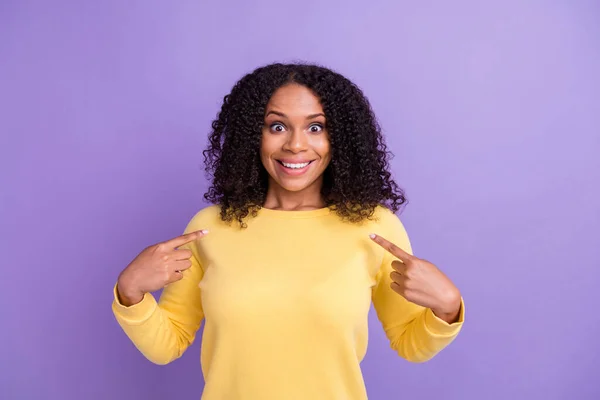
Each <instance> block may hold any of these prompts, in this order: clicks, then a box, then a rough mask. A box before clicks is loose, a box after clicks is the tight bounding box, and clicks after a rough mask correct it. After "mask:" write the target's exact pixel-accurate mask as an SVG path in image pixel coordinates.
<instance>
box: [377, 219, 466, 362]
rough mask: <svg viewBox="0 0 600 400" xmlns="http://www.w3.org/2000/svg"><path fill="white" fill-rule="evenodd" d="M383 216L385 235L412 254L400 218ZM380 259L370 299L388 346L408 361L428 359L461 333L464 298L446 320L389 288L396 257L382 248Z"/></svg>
mask: <svg viewBox="0 0 600 400" xmlns="http://www.w3.org/2000/svg"><path fill="white" fill-rule="evenodd" d="M390 214H391V213H390ZM382 219H383V220H384V221H383V224H382V228H383V232H384V234H385V235H387V237H389V239H390V241H391V242H392V243H394V244H395V245H397V246H398V247H400V248H401V249H402V250H404V252H406V253H408V254H411V255H412V248H411V244H410V241H409V238H408V235H407V233H406V230H405V229H404V226H403V225H402V223H401V222H400V220H399V219H398V218H397V217H396V216H395V215H393V214H391V215H384V216H382ZM382 250H383V249H382ZM381 259H382V263H381V266H380V269H379V272H378V274H377V276H376V284H375V286H374V288H373V293H372V300H373V305H374V307H375V310H376V312H377V316H378V318H379V320H380V322H381V324H382V326H383V329H384V331H385V333H386V336H387V337H388V339H389V340H390V344H391V347H392V348H393V349H394V350H395V351H396V352H397V353H398V354H399V355H400V356H401V357H403V358H405V359H406V360H408V361H411V362H424V361H428V360H430V359H431V358H433V357H434V356H435V355H436V354H438V353H439V352H440V351H442V350H443V349H444V348H445V347H446V346H448V345H449V344H450V343H451V342H452V341H453V340H454V339H455V338H456V337H457V335H458V333H459V332H460V330H461V328H462V325H463V322H464V312H465V310H464V302H463V299H462V297H461V298H460V308H459V311H458V316H457V317H456V316H454V318H453V319H452V320H451V321H453V322H452V323H449V322H446V321H444V320H443V319H442V318H440V316H437V315H436V314H435V313H434V312H433V310H432V309H431V308H428V307H424V306H421V305H418V304H415V303H413V302H410V301H408V300H407V299H406V298H405V297H403V296H402V295H400V294H399V293H398V292H397V291H396V290H394V289H392V283H393V280H392V278H391V276H390V275H391V274H392V272H393V271H395V269H394V268H393V267H392V262H393V261H395V260H398V258H396V257H395V256H394V255H392V254H391V253H390V252H388V251H385V250H384V251H383V254H382V258H381ZM396 289H397V287H396Z"/></svg>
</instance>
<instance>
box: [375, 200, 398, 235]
mask: <svg viewBox="0 0 600 400" xmlns="http://www.w3.org/2000/svg"><path fill="white" fill-rule="evenodd" d="M372 221H373V223H374V224H375V225H377V226H379V227H381V228H383V229H392V230H394V229H397V228H399V227H403V224H402V221H401V219H400V217H399V216H398V215H397V214H396V213H394V212H393V211H392V210H390V209H389V208H387V207H384V206H377V207H376V208H375V212H374V213H373V218H372Z"/></svg>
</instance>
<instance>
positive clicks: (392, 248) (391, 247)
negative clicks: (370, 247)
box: [369, 234, 412, 261]
mask: <svg viewBox="0 0 600 400" xmlns="http://www.w3.org/2000/svg"><path fill="white" fill-rule="evenodd" d="M369 237H370V238H371V239H372V240H373V241H374V242H375V243H377V244H378V245H380V246H381V247H383V248H384V249H385V250H387V251H389V252H390V253H392V254H393V255H394V256H396V257H398V258H399V259H400V260H402V261H408V260H410V259H411V258H412V256H411V255H410V254H408V253H407V252H405V251H404V250H402V249H401V248H400V247H398V246H396V245H395V244H394V243H392V242H390V241H388V240H386V239H384V238H382V237H381V236H379V235H375V234H371V235H369Z"/></svg>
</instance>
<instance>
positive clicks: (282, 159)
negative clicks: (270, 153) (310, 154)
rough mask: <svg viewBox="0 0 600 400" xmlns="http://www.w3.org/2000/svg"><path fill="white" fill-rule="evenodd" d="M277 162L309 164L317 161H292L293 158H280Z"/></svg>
mask: <svg viewBox="0 0 600 400" xmlns="http://www.w3.org/2000/svg"><path fill="white" fill-rule="evenodd" d="M277 161H279V162H284V163H286V164H303V163H309V162H312V161H315V160H292V159H291V158H280V159H277Z"/></svg>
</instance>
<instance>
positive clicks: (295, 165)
mask: <svg viewBox="0 0 600 400" xmlns="http://www.w3.org/2000/svg"><path fill="white" fill-rule="evenodd" d="M313 161H315V160H311V161H305V162H300V163H288V162H283V161H281V160H277V162H278V163H279V164H281V165H283V166H284V167H285V168H288V169H296V170H300V169H304V168H306V167H308V166H309V165H310V164H312V162H313Z"/></svg>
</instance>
